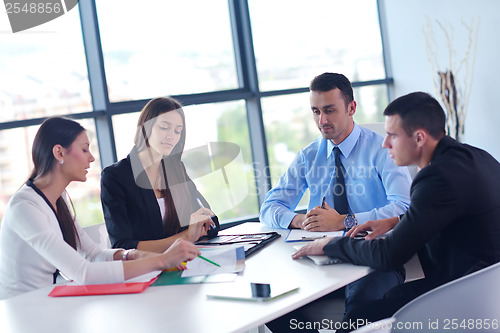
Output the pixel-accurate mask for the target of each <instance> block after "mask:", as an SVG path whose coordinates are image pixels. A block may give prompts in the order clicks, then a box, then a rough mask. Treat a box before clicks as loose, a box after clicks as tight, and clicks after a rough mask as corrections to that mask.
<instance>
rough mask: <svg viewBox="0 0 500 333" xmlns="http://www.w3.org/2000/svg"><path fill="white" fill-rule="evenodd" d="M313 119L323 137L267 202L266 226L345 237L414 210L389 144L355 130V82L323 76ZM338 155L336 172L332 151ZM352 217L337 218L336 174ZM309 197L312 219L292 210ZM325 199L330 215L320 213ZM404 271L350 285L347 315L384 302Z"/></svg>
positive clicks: (314, 93)
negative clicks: (351, 229)
mask: <svg viewBox="0 0 500 333" xmlns="http://www.w3.org/2000/svg"><path fill="white" fill-rule="evenodd" d="M310 91H311V92H310V102H311V110H312V113H313V118H314V121H315V123H316V125H317V126H318V129H319V130H320V132H321V134H322V137H319V138H317V139H316V140H314V141H313V142H312V143H311V144H309V145H308V146H307V147H305V148H304V149H302V150H301V151H300V152H299V153H298V154H297V156H296V157H295V159H294V161H293V162H292V164H291V165H290V167H289V168H288V170H287V171H286V172H285V174H284V175H283V176H282V177H281V178H280V180H279V181H278V183H277V184H276V185H275V186H274V187H273V188H272V189H271V190H270V191H269V193H268V194H267V195H266V199H265V201H264V203H263V205H262V207H261V211H260V221H261V222H262V223H263V224H265V225H267V226H270V227H275V228H276V227H278V228H300V229H304V230H309V231H333V230H342V229H344V228H346V226H349V224H351V223H352V222H353V221H354V223H357V224H362V223H365V222H366V221H370V220H378V219H384V218H388V217H394V216H398V215H400V214H404V212H405V211H406V209H407V208H408V206H409V203H410V184H411V177H410V175H409V173H408V169H407V168H406V167H398V166H396V165H395V164H394V162H393V160H392V159H391V158H390V157H389V155H388V153H387V150H386V149H383V148H382V142H383V137H382V136H380V135H378V134H376V133H375V132H373V131H371V130H368V129H366V128H363V127H360V126H358V125H357V124H355V123H354V120H353V116H354V114H355V112H356V101H355V100H354V96H353V90H352V86H351V83H350V82H349V80H348V79H347V78H346V77H345V76H344V75H342V74H336V73H323V74H321V75H319V76H317V77H315V78H314V79H313V81H312V82H311V85H310ZM335 147H338V149H340V162H341V163H342V166H341V167H340V168H339V166H338V164H337V165H336V162H335V157H334V152H333V149H334V148H335ZM342 167H343V169H344V171H343V176H344V182H345V185H344V187H343V189H344V191H345V193H346V196H347V207H348V211H344V212H338V211H337V210H336V207H335V204H334V193H337V194H338V193H339V192H341V191H339V187H338V186H337V183H335V182H334V178H335V175H336V173H337V171H339V170H340V172H342V171H341V170H342ZM306 190H309V192H310V201H309V207H308V212H307V213H306V214H297V213H295V212H294V210H295V209H296V207H297V204H298V203H299V201H300V199H301V198H302V196H303V195H304V193H305V192H306ZM323 198H325V203H324V208H322V207H321V205H322V201H323ZM404 279H405V273H404V269H403V268H402V267H401V269H398V270H396V271H392V272H389V273H383V272H378V271H376V272H373V273H372V274H370V275H368V276H367V277H365V278H363V279H361V280H358V281H356V282H354V283H351V284H349V285H348V286H346V291H345V293H346V302H345V305H346V309H345V311H346V314H347V313H348V312H349V311H351V310H352V309H353V308H355V307H357V306H360V305H362V304H364V303H365V302H367V301H370V300H373V299H377V298H379V297H382V296H383V295H384V293H385V292H386V291H388V290H389V289H391V288H392V287H394V286H396V285H398V284H400V283H403V282H404Z"/></svg>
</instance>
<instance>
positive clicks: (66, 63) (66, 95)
mask: <svg viewBox="0 0 500 333" xmlns="http://www.w3.org/2000/svg"><path fill="white" fill-rule="evenodd" d="M5 19H7V17H5ZM0 50H1V51H0V53H1V57H0V78H1V79H0V109H1V112H0V122H5V121H11V120H22V119H29V118H38V117H47V116H52V115H60V114H69V113H78V112H85V111H90V110H91V109H92V106H91V102H90V92H89V82H88V78H87V66H86V62H85V52H84V49H83V43H82V33H81V25H80V17H79V13H78V10H71V11H69V12H68V13H67V14H65V15H63V16H61V17H59V18H57V19H55V20H53V21H50V22H48V23H46V24H44V25H41V26H39V27H36V28H33V29H30V30H28V31H26V32H19V33H15V34H11V33H0Z"/></svg>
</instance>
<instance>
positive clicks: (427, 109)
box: [384, 92, 446, 139]
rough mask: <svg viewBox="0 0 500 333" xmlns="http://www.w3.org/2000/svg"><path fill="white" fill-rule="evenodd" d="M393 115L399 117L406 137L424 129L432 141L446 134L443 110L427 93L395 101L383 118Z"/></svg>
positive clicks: (411, 94)
mask: <svg viewBox="0 0 500 333" xmlns="http://www.w3.org/2000/svg"><path fill="white" fill-rule="evenodd" d="M393 115H399V117H400V118H401V121H402V126H403V129H404V130H405V132H406V134H408V136H412V135H413V133H414V132H415V130H417V129H425V130H426V131H427V132H429V134H430V135H431V136H432V137H433V138H434V139H440V138H441V137H443V135H444V134H445V133H446V132H445V124H446V115H445V113H444V110H443V108H442V107H441V105H440V104H439V102H438V101H437V100H436V99H435V98H434V97H432V96H431V95H429V94H427V93H424V92H414V93H410V94H408V95H404V96H401V97H399V98H397V99H395V100H394V101H392V102H391V103H390V104H389V105H388V106H387V107H386V108H385V111H384V116H393Z"/></svg>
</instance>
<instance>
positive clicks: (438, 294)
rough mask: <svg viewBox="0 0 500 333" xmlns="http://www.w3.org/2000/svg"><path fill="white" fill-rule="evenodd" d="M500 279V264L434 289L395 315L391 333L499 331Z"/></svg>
mask: <svg viewBox="0 0 500 333" xmlns="http://www.w3.org/2000/svg"><path fill="white" fill-rule="evenodd" d="M499 281H500V263H497V264H494V265H491V266H489V267H486V268H484V269H482V270H480V271H477V272H474V273H472V274H469V275H466V276H464V277H462V278H460V279H457V280H454V281H451V282H449V283H446V284H444V285H442V286H440V287H438V288H435V289H433V290H431V291H429V292H427V293H425V294H424V295H422V296H420V297H418V298H416V299H414V300H413V301H411V302H410V303H408V304H407V305H405V306H404V307H402V308H401V309H400V310H398V311H397V312H396V313H395V314H394V316H393V317H395V318H396V320H397V323H400V324H399V325H398V324H397V323H396V324H394V325H393V329H392V332H417V331H418V332H433V333H435V332H446V331H452V332H469V333H470V332H499V331H500V285H499V283H500V282H499ZM417 323H421V325H422V327H421V328H419V327H416V326H413V327H411V328H410V326H411V325H412V324H413V325H416V324H417ZM398 326H401V328H400V329H398ZM405 326H407V327H405ZM403 327H404V328H403ZM452 328H454V329H455V330H452Z"/></svg>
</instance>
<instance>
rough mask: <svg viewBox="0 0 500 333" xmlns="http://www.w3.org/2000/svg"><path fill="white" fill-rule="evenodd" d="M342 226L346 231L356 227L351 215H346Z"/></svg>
mask: <svg viewBox="0 0 500 333" xmlns="http://www.w3.org/2000/svg"><path fill="white" fill-rule="evenodd" d="M344 225H345V227H346V228H347V229H351V228H352V227H354V226H355V225H356V219H355V218H354V217H352V215H347V216H346V217H345V219H344Z"/></svg>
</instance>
